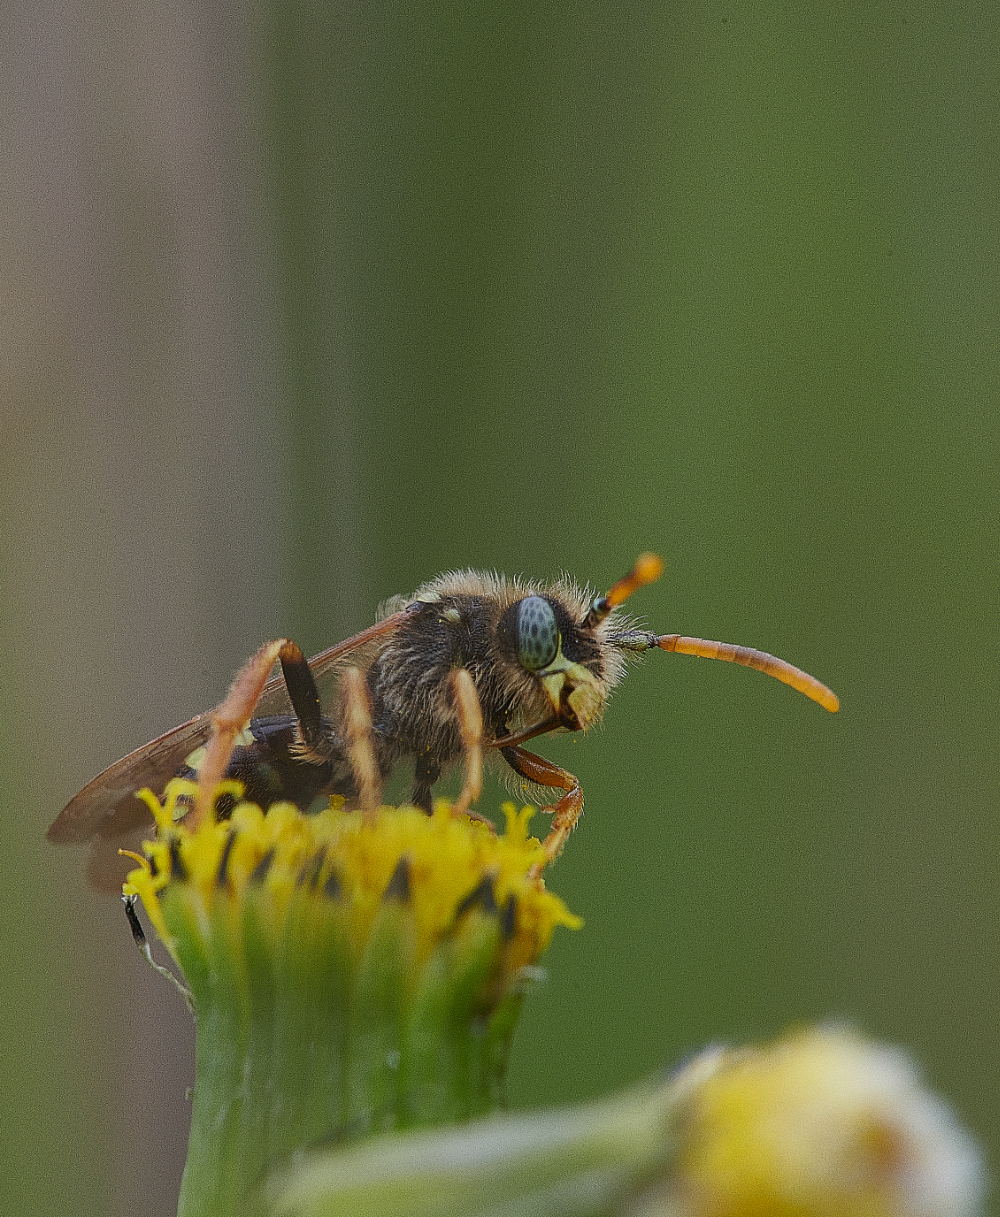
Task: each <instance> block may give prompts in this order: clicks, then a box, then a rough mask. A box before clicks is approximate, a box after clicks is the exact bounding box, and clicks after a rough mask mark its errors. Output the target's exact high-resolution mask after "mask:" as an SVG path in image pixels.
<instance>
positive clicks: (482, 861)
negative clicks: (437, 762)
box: [125, 780, 580, 1214]
mask: <svg viewBox="0 0 1000 1217" xmlns="http://www.w3.org/2000/svg"><path fill="white" fill-rule="evenodd" d="M225 786H226V784H223V787H220V788H219V791H217V794H218V793H221V792H222V789H223V788H224V787H225ZM193 789H194V788H193V786H192V784H191V783H187V782H183V781H179V780H175V781H174V782H172V783H171V784H170V785H169V786H168V787H167V792H166V794H165V796H164V801H163V803H162V804H161V803H160V802H159V801H158V800H157V799H155V798H154V797H153V796H152V795H151V794H149V792H145V793H144V795H143V797H144V798H145V799H146V802H147V803H148V805H149V806H150V809H151V810H152V811H153V814H154V816H155V817H156V822H157V829H158V831H157V836H156V839H155V840H154V841H151V842H148V843H147V845H146V851H147V853H148V856H149V860H148V862H146V861H143V863H142V865H140V866H138V867H137V868H136V869H135V870H133V871H132V872H131V873H130V874H129V877H128V881H127V883H126V885H125V892H126V895H137V896H139V897H140V898H141V900H142V903H143V905H144V906H145V908H146V911H147V913H148V915H149V918H150V920H151V921H152V922H153V924H154V926H155V927H156V929H157V932H158V933H159V935H160V937H161V938H162V940H163V942H164V943H165V944H166V947H167V949H168V950H169V951H170V954H171V955H172V956H173V959H174V961H175V963H176V964H177V965H178V967H179V968H180V971H181V973H182V975H183V978H184V981H185V983H186V984H187V986H188V988H189V989H190V993H191V1004H192V1007H193V1009H194V1013H195V1017H196V1021H197V1026H198V1055H197V1067H196V1087H195V1097H194V1107H193V1111H192V1131H191V1142H190V1147H189V1152H188V1161H187V1166H186V1168H185V1175H184V1185H183V1189H182V1197H181V1209H180V1212H181V1213H182V1214H188V1213H201V1212H212V1213H215V1214H218V1213H229V1212H233V1213H236V1212H242V1211H244V1204H245V1198H246V1194H247V1189H248V1188H250V1187H251V1186H252V1185H253V1183H254V1181H256V1180H257V1179H259V1178H260V1176H261V1175H262V1173H263V1172H264V1170H265V1169H266V1168H267V1166H268V1165H269V1164H271V1163H273V1162H275V1161H276V1160H279V1159H281V1158H282V1157H283V1156H284V1155H286V1154H288V1153H290V1152H291V1151H293V1150H295V1149H298V1148H300V1147H302V1146H304V1145H308V1144H313V1143H316V1142H318V1141H322V1140H324V1139H330V1138H333V1137H336V1138H339V1139H343V1138H344V1137H350V1138H355V1137H357V1136H360V1135H362V1134H364V1133H366V1132H369V1131H373V1130H376V1129H390V1128H405V1127H413V1126H427V1125H433V1124H440V1123H442V1122H449V1121H456V1120H465V1119H468V1118H469V1117H471V1116H473V1115H477V1114H483V1113H485V1112H488V1111H492V1110H494V1109H495V1107H496V1105H497V1103H498V1102H499V1101H501V1099H502V1085H503V1076H504V1071H505V1067H506V1061H507V1054H508V1049H509V1046H510V1040H511V1037H512V1035H513V1031H514V1027H515V1024H516V1020H517V1014H518V1012H519V1009H520V1004H521V1000H522V997H523V994H524V991H525V988H526V987H527V984H528V982H529V981H530V979H531V977H532V974H533V970H534V969H533V965H535V964H536V963H537V961H538V959H539V957H540V955H541V953H542V951H543V950H544V949H545V947H546V946H547V945H548V942H549V940H550V938H551V936H552V933H553V931H554V929H555V927H556V926H558V925H563V926H568V927H576V926H578V925H579V924H580V920H579V918H577V917H574V916H573V915H572V914H571V913H570V912H569V910H568V909H567V908H566V906H565V905H564V904H563V902H562V901H561V900H560V899H559V898H558V897H557V896H555V895H553V894H552V893H551V892H549V891H547V890H546V887H545V884H544V882H543V880H542V879H541V878H538V877H533V876H532V875H531V870H532V868H533V867H535V866H536V865H537V864H538V863H540V862H541V861H543V859H544V851H543V850H542V847H541V845H540V844H539V842H538V841H537V840H536V839H535V838H533V837H529V836H528V831H527V824H528V819H529V818H530V815H531V812H532V809H531V808H526V809H524V810H523V811H517V810H515V808H514V807H513V806H509V807H506V808H505V809H504V811H505V816H506V821H507V823H506V831H505V832H504V833H502V834H501V835H497V834H495V833H494V832H493V830H492V828H490V826H489V825H487V824H485V823H479V822H475V821H472V820H470V819H469V818H468V817H466V816H457V817H456V816H455V815H453V814H452V812H451V810H450V808H449V807H448V805H447V804H446V803H443V802H442V803H439V804H438V806H437V807H436V809H435V811H434V814H433V815H430V816H428V815H425V814H424V813H423V812H422V811H418V810H415V809H413V808H398V809H397V808H388V807H383V808H381V809H380V810H379V811H376V812H366V813H363V814H362V813H345V812H344V811H343V810H342V809H341V808H340V807H339V806H331V807H330V808H329V809H327V810H325V811H322V812H320V813H319V814H317V815H304V814H303V813H302V812H301V811H299V809H298V808H296V807H293V806H292V805H291V804H287V803H286V804H275V805H274V806H272V807H271V808H270V809H269V810H268V812H267V814H266V815H265V814H264V813H263V812H262V811H261V810H260V808H259V807H257V806H255V805H252V804H248V803H239V804H238V805H237V806H236V807H235V809H234V810H233V813H232V816H231V818H230V819H228V820H223V821H216V820H215V819H214V817H212V816H211V815H209V816H206V817H204V818H203V820H202V822H201V823H200V824H199V825H198V826H197V827H195V828H193V829H191V828H188V827H186V826H185V823H184V821H183V819H180V818H179V817H178V811H179V805H180V809H183V808H184V807H186V806H187V805H188V804H189V800H190V798H191V796H192V793H193ZM229 793H234V792H233V791H232V790H229ZM235 793H236V795H237V797H238V795H239V790H238V787H237V788H236V791H235Z"/></svg>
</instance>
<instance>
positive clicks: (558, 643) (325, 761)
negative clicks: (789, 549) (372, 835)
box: [48, 554, 839, 888]
mask: <svg viewBox="0 0 1000 1217" xmlns="http://www.w3.org/2000/svg"><path fill="white" fill-rule="evenodd" d="M662 571H663V560H662V559H661V558H659V557H658V556H657V555H655V554H643V555H641V556H640V558H639V559H638V560H637V562H636V564H635V566H634V567H633V568H632V570H631V571H629V573H628V574H627V575H625V576H624V578H622V579H619V580H618V582H617V583H615V584H614V585H613V586H612V587H611V588H610V590H609V591H607V592H606V593H604V594H603V595H597V596H594V595H592V594H590V593H589V592H588V591H587V590H586V589H584V588H581V587H580V586H578V585H577V584H576V583H574V582H573V581H572V580H570V579H568V578H563V579H560V580H558V581H557V582H554V583H536V582H533V581H529V580H524V579H508V578H505V577H504V576H501V575H497V574H487V573H483V572H479V571H472V570H462V571H453V572H450V573H448V574H443V575H439V576H438V577H437V578H435V579H432V580H431V581H430V582H428V583H425V584H424V585H423V586H422V587H419V588H418V589H417V591H416V592H415V593H414V594H413V595H412V596H408V597H395V598H394V599H393V600H390V601H388V602H386V604H384V605H383V606H382V608H381V610H380V616H379V620H377V621H376V622H375V624H374V625H372V626H369V627H368V628H367V629H365V630H362V631H361V633H359V634H355V635H354V636H353V637H351V638H348V639H347V640H346V641H344V642H341V643H338V644H337V645H336V646H333V647H331V648H330V649H329V650H326V651H323V652H321V653H320V654H319V655H316V656H314V657H313V658H312V659H310V660H306V658H305V656H304V655H303V653H302V651H301V650H300V649H299V647H298V646H297V645H296V644H295V643H294V642H292V641H291V640H289V639H278V640H277V641H275V642H271V643H268V644H266V645H265V646H264V647H262V648H261V649H260V650H259V651H258V652H257V654H256V655H255V656H254V657H253V658H252V659H251V660H250V661H249V662H248V663H247V665H246V666H245V667H244V668H243V670H242V671H241V672H240V674H239V675H238V676H237V678H236V681H235V682H234V684H233V686H232V688H231V690H230V692H229V695H228V696H227V698H226V699H225V700H224V701H223V702H222V704H221V705H220V706H219V707H217V708H216V710H214V711H210V712H208V713H206V714H199V715H196V716H195V717H194V718H192V719H189V720H188V721H187V722H186V723H182V724H181V725H180V726H179V727H175V728H174V729H173V730H172V731H168V732H167V733H166V734H165V735H161V736H160V737H159V738H158V739H155V740H153V741H152V742H151V743H148V744H146V745H144V746H143V747H142V748H139V749H138V750H137V751H135V752H132V753H130V754H129V755H128V756H126V757H125V758H124V759H123V760H120V761H118V762H116V763H115V764H114V765H112V766H111V767H110V768H109V769H106V770H105V771H104V772H103V773H102V774H100V775H99V776H98V777H96V778H94V780H93V781H92V782H90V783H89V784H88V785H87V786H85V787H84V789H83V790H82V791H80V793H79V794H78V795H76V797H75V798H73V799H72V800H71V801H70V802H69V803H68V804H67V806H66V807H65V808H64V809H63V811H62V813H61V814H60V815H59V817H58V819H57V820H56V821H55V822H54V823H53V824H52V826H51V828H50V829H49V832H48V836H49V840H50V841H53V842H57V843H66V842H82V841H88V840H93V841H95V843H96V845H97V846H98V851H99V849H100V847H101V846H102V845H106V844H107V843H117V842H118V841H119V839H121V838H123V837H126V836H128V835H129V834H135V833H136V832H137V831H139V830H142V831H146V830H148V828H149V824H150V822H151V821H150V816H149V812H148V810H147V808H146V805H145V804H144V803H143V802H142V801H141V800H139V799H137V798H136V797H135V792H136V790H137V789H139V788H141V787H147V786H148V787H151V788H152V789H153V790H154V792H156V793H159V792H160V791H162V789H163V787H164V786H165V785H166V783H167V782H168V781H169V779H170V778H172V777H175V776H177V775H184V776H193V775H194V771H195V770H196V769H197V771H198V776H199V783H200V787H199V790H200V792H209V793H199V796H198V797H197V798H196V799H195V800H193V802H192V804H191V808H190V811H189V812H188V817H189V823H195V822H197V821H198V819H200V817H201V816H203V815H205V814H209V812H210V811H211V812H212V813H214V814H216V815H224V814H226V811H227V807H226V806H225V805H224V803H223V800H222V799H220V800H219V804H218V805H217V806H213V807H211V808H209V807H208V805H207V802H206V800H208V799H209V798H210V797H211V795H210V792H212V791H214V787H215V783H216V781H217V780H219V779H221V778H223V777H229V778H236V779H238V780H239V781H240V782H241V783H242V784H243V788H244V791H245V797H246V798H247V799H248V800H250V801H251V802H255V803H258V804H259V805H260V806H261V807H262V808H264V809H265V810H266V809H267V808H268V807H270V806H271V805H272V804H273V803H276V802H279V801H285V800H289V801H291V802H293V803H296V804H297V805H298V806H300V807H303V808H307V807H309V806H310V805H311V804H313V803H314V802H315V801H316V800H317V799H318V798H327V797H328V796H330V795H340V796H343V798H344V799H345V800H346V803H345V806H346V807H348V808H361V809H367V808H374V807H377V806H378V804H379V801H380V799H381V793H382V784H383V783H384V782H385V781H386V779H388V777H389V776H390V775H391V774H392V772H393V771H394V770H395V769H396V768H397V766H398V765H399V764H400V763H401V762H404V761H406V762H409V763H410V764H412V769H413V777H412V787H411V792H410V800H411V802H412V803H413V804H414V805H415V806H417V807H421V808H423V809H424V810H425V811H428V812H429V811H430V810H431V800H432V794H433V790H434V787H435V785H436V784H437V782H438V781H439V779H440V778H441V777H442V776H443V775H444V774H445V773H446V772H447V771H448V770H450V769H452V768H454V767H455V766H456V765H458V764H464V768H465V781H464V785H463V788H462V792H461V794H460V795H459V797H458V799H457V800H456V803H455V804H454V808H453V809H454V811H455V812H456V813H469V814H471V815H473V816H475V814H476V813H475V812H474V811H473V810H472V805H473V804H474V802H475V801H476V799H477V798H478V796H479V792H480V788H481V774H482V758H483V757H484V755H485V756H486V757H488V758H496V759H497V760H498V761H499V762H501V763H505V764H506V766H507V767H508V769H509V770H510V771H512V772H513V774H514V775H515V776H516V779H519V780H520V782H521V783H522V784H525V785H527V786H535V787H542V788H544V789H545V790H551V791H555V792H557V795H558V797H557V798H556V800H555V802H554V803H552V804H550V805H549V806H547V807H545V808H544V810H545V811H547V812H549V813H551V816H552V820H551V826H550V830H549V833H548V835H547V836H546V838H545V840H544V842H543V845H544V850H545V859H546V862H552V861H554V860H555V859H556V858H557V857H558V856H559V854H560V853H561V852H562V849H563V846H564V845H565V843H566V839H567V838H568V836H569V834H570V832H572V830H573V828H574V827H575V825H576V823H577V821H578V820H579V818H580V815H581V814H582V812H583V791H582V790H581V788H580V783H579V781H578V780H577V779H576V778H575V777H574V776H573V774H571V773H570V772H568V770H566V769H563V768H561V767H560V766H559V765H556V764H554V763H553V762H551V761H549V760H546V759H545V758H543V757H541V756H539V755H537V754H536V753H535V752H532V751H529V750H528V749H527V748H526V747H525V746H524V745H525V744H527V743H528V742H529V741H531V740H533V739H535V738H536V737H538V736H542V735H547V734H549V733H551V732H554V731H586V730H588V729H589V728H590V727H592V726H594V724H595V723H597V722H598V721H599V720H600V719H601V717H602V715H603V713H604V709H605V706H606V704H607V701H608V697H609V695H610V693H611V691H612V690H613V689H614V688H615V686H617V685H618V684H619V683H620V681H621V680H622V677H623V676H624V674H625V669H626V663H627V661H628V660H630V659H633V658H636V657H638V656H640V655H642V654H643V653H644V652H646V651H649V650H652V649H654V648H656V649H660V650H664V651H674V652H676V653H678V654H683V655H699V656H703V657H706V658H711V659H722V660H726V661H727V662H730V663H737V664H742V665H744V666H746V667H751V668H756V669H757V670H758V671H762V672H766V673H767V674H768V675H770V676H774V677H776V678H777V679H778V680H781V681H783V682H784V683H785V684H788V685H790V686H791V687H792V688H794V689H797V690H799V691H800V692H802V693H805V694H806V696H808V697H810V698H812V699H813V700H814V701H816V702H818V703H819V704H820V705H821V706H823V707H825V708H826V709H827V710H830V711H835V710H837V708H838V705H839V703H838V700H837V697H836V695H835V694H834V693H832V692H831V690H830V689H828V688H827V687H826V686H825V685H823V684H821V683H820V682H819V681H818V680H816V679H815V678H814V677H812V676H810V675H808V674H807V673H806V672H803V671H802V670H801V669H799V668H796V667H793V666H792V665H791V664H788V663H786V662H785V661H784V660H781V659H777V658H776V657H775V656H773V655H768V654H766V653H765V652H763V651H758V650H754V649H752V648H748V647H738V646H733V645H731V644H729V643H720V642H709V641H706V640H705V639H701V638H689V637H686V636H682V635H679V634H655V633H653V632H652V631H650V630H647V629H645V628H642V627H641V626H640V625H638V624H636V623H635V622H634V621H632V620H630V619H629V618H627V617H625V616H624V615H623V613H622V612H621V606H622V605H623V604H624V603H625V602H626V601H627V600H628V599H629V597H630V596H632V595H633V593H635V592H636V591H638V590H639V589H640V588H642V587H644V586H646V585H647V584H649V583H652V582H654V581H655V580H656V579H658V578H659V577H660V575H661V573H662ZM276 662H277V663H279V664H280V667H281V675H280V676H277V677H275V678H274V679H272V680H270V681H268V676H269V675H270V672H271V671H272V669H273V667H274V664H275V663H276ZM321 685H322V686H323V687H324V688H325V687H326V686H328V685H332V693H331V695H330V696H329V697H328V698H326V699H324V698H323V697H321V694H320V686H321ZM324 700H325V701H326V706H327V708H326V710H324ZM251 716H252V717H251ZM248 720H249V722H248ZM206 744H207V745H208V746H207V748H206V747H205V746H206ZM228 810H231V800H230V805H229V807H228ZM95 858H96V859H97V863H96V864H95V861H94V859H92V865H91V867H90V868H89V874H90V877H91V881H92V882H93V883H94V884H95V886H98V887H108V888H113V887H114V886H115V879H116V878H117V876H116V875H109V874H108V872H107V868H102V866H101V865H100V861H99V860H100V854H99V852H98V853H97V854H95Z"/></svg>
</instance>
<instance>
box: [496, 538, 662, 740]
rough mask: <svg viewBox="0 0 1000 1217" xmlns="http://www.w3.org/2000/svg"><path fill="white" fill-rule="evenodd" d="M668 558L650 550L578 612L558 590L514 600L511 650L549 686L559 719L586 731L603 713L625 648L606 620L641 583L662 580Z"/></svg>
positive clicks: (505, 626) (503, 628) (505, 628)
mask: <svg viewBox="0 0 1000 1217" xmlns="http://www.w3.org/2000/svg"><path fill="white" fill-rule="evenodd" d="M662 570H663V562H662V559H660V558H658V557H656V556H655V555H653V554H644V555H643V556H642V557H641V558H640V559H639V561H638V562H637V563H636V565H635V566H634V567H633V569H632V570H631V571H630V572H629V574H628V575H626V576H625V578H624V579H621V580H619V581H618V583H616V584H615V585H614V587H613V588H612V589H611V590H610V591H609V592H608V593H607V594H605V595H603V596H597V597H595V598H594V599H593V600H592V601H591V602H590V604H589V605H587V606H586V607H585V608H584V609H583V610H582V611H576V612H574V607H575V606H570V605H569V604H568V603H567V602H566V600H565V599H564V598H563V597H561V596H559V595H557V594H554V593H552V594H546V593H540V594H532V595H529V596H525V597H523V598H522V599H520V600H516V601H514V603H513V604H511V605H510V606H509V607H508V608H507V609H506V611H505V612H504V614H503V617H502V618H501V621H500V634H501V637H502V639H503V640H504V642H505V643H506V646H507V649H508V651H510V652H512V653H513V654H515V655H516V657H517V662H518V663H519V664H520V666H521V667H522V668H523V669H524V671H525V672H527V673H530V674H531V675H532V676H533V677H534V678H535V679H536V680H537V681H538V684H539V685H540V687H541V690H542V691H543V693H544V695H545V698H546V699H547V701H548V703H549V705H550V706H551V709H552V715H553V717H554V718H555V719H557V720H558V724H559V726H561V727H564V728H565V729H566V730H568V731H585V730H586V729H587V728H588V727H590V726H592V725H593V724H594V723H596V722H597V721H598V719H599V718H600V717H601V714H602V712H603V710H604V704H605V702H606V701H607V697H608V693H609V692H610V690H611V689H612V688H613V687H614V685H616V684H617V683H618V681H619V680H620V679H621V673H622V660H621V657H620V651H619V650H618V649H617V647H616V646H615V645H614V644H613V643H611V642H610V640H609V639H608V637H607V631H606V630H605V628H604V627H605V623H606V621H607V619H608V618H609V617H610V615H611V613H612V612H613V610H614V609H615V608H616V607H617V606H618V605H620V604H622V603H623V602H624V601H625V600H626V599H627V598H628V597H629V596H630V595H631V594H632V592H634V591H636V590H637V589H638V588H640V587H643V586H645V584H647V583H652V582H653V580H654V579H658V578H659V576H660V574H661V572H662Z"/></svg>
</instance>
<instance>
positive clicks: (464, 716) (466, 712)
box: [451, 668, 492, 827]
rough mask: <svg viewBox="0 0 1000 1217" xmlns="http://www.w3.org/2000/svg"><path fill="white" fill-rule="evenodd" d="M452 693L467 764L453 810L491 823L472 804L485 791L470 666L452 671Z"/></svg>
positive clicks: (480, 726)
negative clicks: (473, 809)
mask: <svg viewBox="0 0 1000 1217" xmlns="http://www.w3.org/2000/svg"><path fill="white" fill-rule="evenodd" d="M451 696H452V701H453V703H454V706H455V715H456V717H457V719H458V729H459V732H460V733H461V736H462V758H463V761H464V764H465V781H464V783H463V785H462V791H461V794H459V796H458V798H457V799H456V800H455V802H454V804H453V806H452V814H453V815H456V816H461V815H465V816H469V817H470V818H471V819H473V820H479V821H480V823H483V824H489V820H487V819H486V817H485V816H482V815H480V814H479V813H478V812H476V811H472V810H471V807H472V804H473V803H477V802H478V801H479V796H480V795H481V794H482V792H483V712H482V709H481V708H480V705H479V694H478V693H477V692H476V684H475V681H474V680H473V679H472V676H471V675H470V673H469V672H468V670H467V669H465V668H458V669H456V671H454V672H453V673H452V676H451ZM491 827H492V825H491Z"/></svg>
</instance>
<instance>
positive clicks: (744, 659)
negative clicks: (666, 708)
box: [649, 634, 840, 714]
mask: <svg viewBox="0 0 1000 1217" xmlns="http://www.w3.org/2000/svg"><path fill="white" fill-rule="evenodd" d="M649 645H650V646H657V647H659V648H660V649H661V650H662V651H676V652H677V654H678V655H699V656H700V657H701V658H702V659H723V660H725V662H726V663H738V664H741V665H742V666H743V667H744V668H754V669H755V670H756V671H758V672H766V673H767V675H768V676H773V677H774V679H775V680H780V681H781V682H782V684H786V685H791V687H792V688H793V689H797V690H798V691H799V692H800V693H804V694H805V695H806V697H811V698H812V700H813V701H815V702H819V704H820V705H821V706H822V707H823V709H824V710H829V711H830V713H831V714H835V713H836V712H837V710H839V709H840V699H839V698H838V697H837V695H836V693H834V692H833V690H832V689H828V688H827V687H826V685H824V684H823V683H822V682H821V681H818V680H817V679H816V677H815V676H810V675H809V673H808V672H803V671H802V669H801V668H797V667H795V666H794V664H790V663H786V662H785V661H784V660H783V659H779V658H778V657H777V656H776V655H768V653H767V652H766V651H758V650H755V649H754V648H753V647H738V646H734V645H733V644H732V643H731V642H709V641H708V640H707V639H705V638H685V637H684V636H683V635H681V634H663V635H662V636H661V637H659V638H657V637H655V636H650V642H649Z"/></svg>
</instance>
